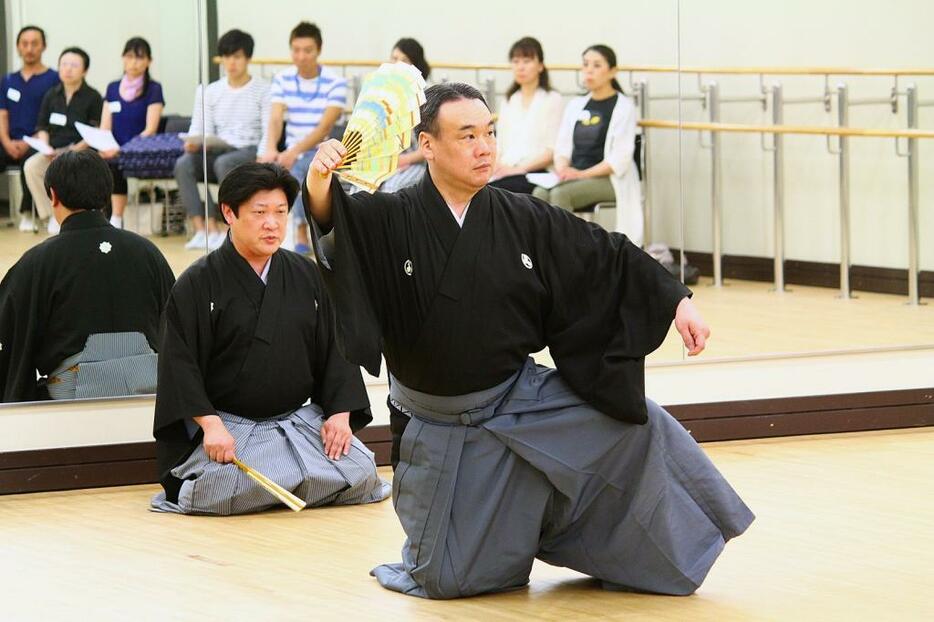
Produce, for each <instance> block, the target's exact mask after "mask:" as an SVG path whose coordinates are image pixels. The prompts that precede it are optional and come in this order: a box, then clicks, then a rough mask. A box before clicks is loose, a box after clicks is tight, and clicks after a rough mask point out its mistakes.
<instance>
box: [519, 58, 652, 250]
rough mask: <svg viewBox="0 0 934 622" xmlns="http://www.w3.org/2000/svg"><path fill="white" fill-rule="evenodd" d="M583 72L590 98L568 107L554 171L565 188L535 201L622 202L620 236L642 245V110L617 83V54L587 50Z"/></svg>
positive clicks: (568, 204)
mask: <svg viewBox="0 0 934 622" xmlns="http://www.w3.org/2000/svg"><path fill="white" fill-rule="evenodd" d="M581 73H582V76H583V80H584V85H585V86H586V87H587V91H588V93H587V95H584V96H581V97H577V98H575V99H573V100H571V101H570V102H569V103H568V106H567V108H566V109H565V111H564V118H563V120H562V122H561V128H560V130H559V131H558V140H557V142H556V144H555V161H554V167H555V172H556V173H557V175H558V177H559V179H560V180H561V183H559V184H558V185H556V186H555V187H554V188H552V189H551V190H547V189H545V188H536V189H535V192H534V193H533V194H534V195H535V196H537V197H539V198H541V199H544V200H546V201H548V202H549V203H552V204H553V205H557V206H558V207H561V208H564V209H567V210H571V211H573V210H575V209H578V208H582V207H587V206H590V205H594V204H595V203H601V202H604V201H615V202H616V226H615V227H614V228H615V230H616V231H619V232H621V233H624V234H626V235H627V236H628V237H629V239H630V240H632V242H633V243H634V244H636V245H637V246H639V245H641V244H642V238H643V219H642V201H641V189H640V187H639V174H638V171H637V170H636V166H635V162H634V160H633V154H634V152H635V143H636V108H635V106H634V105H633V103H632V101H631V100H630V99H629V98H628V97H626V95H625V94H624V93H623V90H622V87H620V85H619V82H617V81H616V54H615V53H614V52H613V50H612V49H610V48H609V47H607V46H605V45H592V46H590V47H589V48H587V49H586V50H584V57H583V65H582V67H581Z"/></svg>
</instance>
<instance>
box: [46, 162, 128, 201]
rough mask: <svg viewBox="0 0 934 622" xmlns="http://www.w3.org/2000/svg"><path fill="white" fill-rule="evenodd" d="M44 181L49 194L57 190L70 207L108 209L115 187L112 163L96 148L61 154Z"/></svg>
mask: <svg viewBox="0 0 934 622" xmlns="http://www.w3.org/2000/svg"><path fill="white" fill-rule="evenodd" d="M44 183H45V193H46V194H47V195H48V197H49V198H50V199H51V198H52V192H51V191H52V189H54V190H55V194H57V195H58V200H59V201H61V202H62V205H64V206H65V207H67V208H68V209H70V210H82V209H86V210H93V209H104V208H106V207H107V206H108V205H109V204H110V194H111V192H113V187H114V179H113V175H112V174H111V173H110V166H109V165H108V164H107V162H105V161H104V158H102V157H100V155H98V153H97V152H96V151H94V150H93V149H83V150H81V151H65V152H63V153H61V154H60V155H59V156H58V157H57V158H55V159H54V160H52V162H51V164H49V168H48V169H47V170H46V171H45V180H44Z"/></svg>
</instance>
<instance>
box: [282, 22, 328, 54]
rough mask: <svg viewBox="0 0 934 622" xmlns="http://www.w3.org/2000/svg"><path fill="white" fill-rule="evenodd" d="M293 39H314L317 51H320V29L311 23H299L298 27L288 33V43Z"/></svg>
mask: <svg viewBox="0 0 934 622" xmlns="http://www.w3.org/2000/svg"><path fill="white" fill-rule="evenodd" d="M295 39H314V40H315V43H317V44H318V51H319V52H320V51H321V29H320V28H318V26H316V25H315V24H312V23H311V22H299V23H298V26H296V27H295V28H293V29H292V32H290V33H289V43H292V41H293V40H295Z"/></svg>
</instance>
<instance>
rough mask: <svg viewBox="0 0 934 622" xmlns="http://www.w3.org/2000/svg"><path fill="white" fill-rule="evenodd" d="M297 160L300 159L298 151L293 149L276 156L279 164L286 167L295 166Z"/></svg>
mask: <svg viewBox="0 0 934 622" xmlns="http://www.w3.org/2000/svg"><path fill="white" fill-rule="evenodd" d="M296 160H298V153H297V152H295V151H293V150H292V149H286V150H285V151H283V152H282V153H280V154H279V155H278V156H276V162H278V163H279V166H281V167H282V168H284V169H291V168H292V167H293V166H295V161H296Z"/></svg>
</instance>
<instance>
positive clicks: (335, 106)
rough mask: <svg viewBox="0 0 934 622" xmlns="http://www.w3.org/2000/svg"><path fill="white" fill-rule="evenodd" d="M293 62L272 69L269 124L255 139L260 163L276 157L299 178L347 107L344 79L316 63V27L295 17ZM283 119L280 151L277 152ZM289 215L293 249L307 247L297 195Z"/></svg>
mask: <svg viewBox="0 0 934 622" xmlns="http://www.w3.org/2000/svg"><path fill="white" fill-rule="evenodd" d="M289 48H290V50H291V54H292V63H293V65H292V66H291V67H289V68H287V69H284V70H282V71H280V72H279V73H277V74H276V75H275V77H273V79H272V87H271V88H270V102H271V105H270V112H269V123H268V125H267V127H266V132H265V135H264V137H263V140H262V141H261V142H260V147H259V149H260V153H259V156H258V158H257V159H258V160H259V161H260V162H277V163H279V164H280V165H281V166H283V167H285V168H287V169H289V170H290V171H291V173H292V175H293V176H294V177H295V179H304V178H305V173H307V172H308V166H309V165H310V164H311V160H312V158H314V156H315V150H316V149H317V147H318V144H319V143H321V141H323V140H325V139H327V138H328V136H329V135H330V133H331V130H332V129H333V127H334V124H335V123H337V121H338V119H340V117H341V115H342V114H343V112H344V108H345V107H346V106H347V80H345V79H344V78H342V77H340V76H338V75H337V74H335V73H333V72H332V71H330V70H329V69H326V68H324V67H322V66H321V65H319V64H318V55H319V54H320V53H321V30H320V29H319V28H318V27H317V26H316V25H314V24H309V23H308V22H301V23H299V24H298V25H297V26H296V27H295V28H293V29H292V32H291V33H290V34H289ZM283 122H284V123H285V146H286V149H285V151H282V152H281V153H280V152H279V149H278V144H279V139H280V138H281V137H282V124H283ZM297 200H298V203H297V204H296V207H295V209H294V210H292V216H293V218H294V219H295V221H296V223H297V224H298V230H297V234H296V239H297V244H296V245H295V250H296V251H298V252H300V253H303V254H307V253H308V252H310V251H311V247H310V246H309V238H308V223H307V221H306V220H305V210H304V208H303V207H302V198H301V197H298V199H297Z"/></svg>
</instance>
